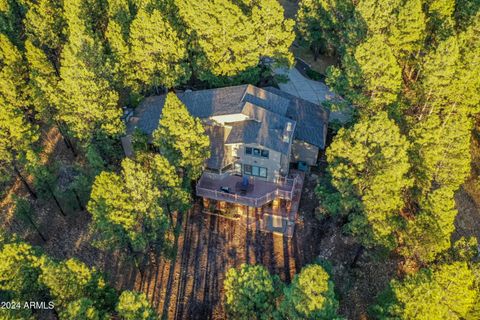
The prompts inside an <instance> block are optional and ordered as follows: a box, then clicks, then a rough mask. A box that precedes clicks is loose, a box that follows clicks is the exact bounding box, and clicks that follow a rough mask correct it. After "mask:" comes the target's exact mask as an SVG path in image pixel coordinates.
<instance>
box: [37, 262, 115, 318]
mask: <svg viewBox="0 0 480 320" xmlns="http://www.w3.org/2000/svg"><path fill="white" fill-rule="evenodd" d="M41 270H42V273H41V275H40V277H39V281H40V282H41V283H43V284H45V286H46V287H47V288H48V289H49V292H50V295H51V296H52V297H53V299H54V301H55V304H56V306H57V307H58V308H59V309H60V310H65V311H66V313H70V314H72V313H71V312H73V311H75V309H78V308H81V309H84V310H85V309H86V312H87V314H88V313H91V311H88V309H89V308H91V307H92V305H93V306H94V307H95V309H96V310H97V311H98V313H99V314H100V315H102V314H108V313H110V312H112V311H113V307H114V305H115V303H116V299H117V297H116V294H115V291H114V290H113V289H112V288H111V287H109V286H108V285H107V284H106V282H105V280H104V279H103V277H102V275H101V274H100V273H99V272H98V271H97V270H96V269H95V268H89V267H88V266H87V265H85V264H84V263H82V262H80V261H78V260H76V259H68V260H65V261H60V262H57V261H54V260H52V259H50V258H45V259H44V261H43V263H42V265H41ZM80 299H81V300H83V301H79V300H80ZM84 299H88V300H90V302H91V304H92V305H90V307H85V303H86V302H87V301H85V300H84ZM72 303H73V305H72ZM78 312H79V310H77V316H78Z"/></svg>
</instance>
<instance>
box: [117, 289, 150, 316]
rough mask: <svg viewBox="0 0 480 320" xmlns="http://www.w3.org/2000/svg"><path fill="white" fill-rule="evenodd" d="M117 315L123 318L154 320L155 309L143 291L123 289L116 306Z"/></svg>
mask: <svg viewBox="0 0 480 320" xmlns="http://www.w3.org/2000/svg"><path fill="white" fill-rule="evenodd" d="M116 310H117V312H118V315H119V316H120V317H122V319H125V320H156V319H158V317H157V315H156V313H155V310H153V309H152V307H151V306H150V304H149V303H148V300H147V297H146V296H145V294H144V293H138V292H134V291H128V290H126V291H123V292H122V294H121V295H120V299H119V301H118V304H117V308H116Z"/></svg>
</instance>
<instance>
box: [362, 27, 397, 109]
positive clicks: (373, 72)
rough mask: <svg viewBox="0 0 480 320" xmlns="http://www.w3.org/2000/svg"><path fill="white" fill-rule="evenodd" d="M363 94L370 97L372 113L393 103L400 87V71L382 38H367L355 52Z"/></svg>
mask: <svg viewBox="0 0 480 320" xmlns="http://www.w3.org/2000/svg"><path fill="white" fill-rule="evenodd" d="M355 59H356V61H357V62H358V65H359V68H360V70H361V74H362V77H363V83H364V85H365V92H364V93H365V94H366V95H367V96H369V97H370V99H371V100H370V101H371V104H372V106H371V107H370V108H372V109H374V111H378V110H382V109H383V108H384V107H385V106H386V105H388V104H391V103H393V102H395V101H396V100H397V98H398V95H399V93H400V89H401V87H402V70H401V68H400V66H399V65H398V62H397V59H396V58H395V55H394V53H393V52H392V50H391V48H390V47H389V46H388V45H387V43H386V39H385V37H383V36H380V35H375V36H372V37H368V38H367V39H366V40H365V41H364V42H363V43H362V44H360V45H359V46H358V47H357V48H356V50H355Z"/></svg>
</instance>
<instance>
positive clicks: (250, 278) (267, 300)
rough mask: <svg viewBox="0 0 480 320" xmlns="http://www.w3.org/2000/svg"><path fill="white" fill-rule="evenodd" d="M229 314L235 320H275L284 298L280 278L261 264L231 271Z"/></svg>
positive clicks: (227, 297)
mask: <svg viewBox="0 0 480 320" xmlns="http://www.w3.org/2000/svg"><path fill="white" fill-rule="evenodd" d="M224 288H225V303H226V308H227V313H228V314H229V316H230V317H232V318H233V319H271V318H272V316H273V313H274V311H275V304H276V299H277V298H278V296H279V295H280V287H279V279H278V277H277V276H273V277H272V276H271V275H270V274H269V273H268V270H267V269H265V267H263V266H261V265H255V266H252V265H247V264H242V265H241V266H240V269H239V270H237V269H235V268H231V269H230V270H228V272H227V275H226V278H225V282H224Z"/></svg>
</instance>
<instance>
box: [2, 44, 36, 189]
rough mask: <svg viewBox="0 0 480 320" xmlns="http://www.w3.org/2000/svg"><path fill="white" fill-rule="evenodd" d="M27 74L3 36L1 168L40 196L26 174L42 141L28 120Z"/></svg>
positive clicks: (19, 59)
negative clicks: (36, 146)
mask: <svg viewBox="0 0 480 320" xmlns="http://www.w3.org/2000/svg"><path fill="white" fill-rule="evenodd" d="M25 73H26V69H25V66H24V61H23V58H22V55H21V53H20V51H19V50H18V49H17V48H16V47H15V46H14V45H13V44H12V43H11V42H10V40H9V39H8V38H7V37H6V36H5V35H3V34H0V108H1V110H2V112H1V113H0V167H1V169H2V171H3V172H6V173H8V174H9V175H11V174H12V173H15V174H16V175H17V176H18V177H19V179H20V180H21V181H22V182H23V184H24V185H25V187H26V188H27V190H28V191H29V192H30V193H31V195H32V196H34V197H36V194H35V192H34V191H33V190H32V188H31V187H30V186H29V184H28V182H27V180H26V179H25V175H24V173H22V172H24V171H25V170H24V169H25V168H26V167H27V166H28V165H29V164H31V163H33V162H35V161H36V152H35V143H36V142H37V141H38V139H39V135H38V128H37V127H36V126H35V125H33V124H32V123H31V122H30V121H28V118H27V112H28V111H29V110H28V99H27V98H26V97H25V94H24V91H25V90H26V88H27V84H26V74H25Z"/></svg>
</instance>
